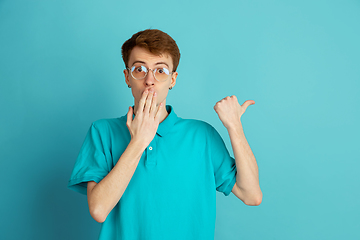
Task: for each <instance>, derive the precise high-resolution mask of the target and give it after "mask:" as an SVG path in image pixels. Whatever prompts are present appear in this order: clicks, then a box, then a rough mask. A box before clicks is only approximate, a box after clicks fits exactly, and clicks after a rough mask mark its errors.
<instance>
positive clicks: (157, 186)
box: [68, 105, 236, 240]
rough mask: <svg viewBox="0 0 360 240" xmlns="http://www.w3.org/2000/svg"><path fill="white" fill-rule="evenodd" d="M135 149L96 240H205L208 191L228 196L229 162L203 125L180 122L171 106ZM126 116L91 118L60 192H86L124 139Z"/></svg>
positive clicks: (210, 205)
mask: <svg viewBox="0 0 360 240" xmlns="http://www.w3.org/2000/svg"><path fill="white" fill-rule="evenodd" d="M166 109H167V111H168V112H169V115H168V116H167V118H166V119H165V120H164V121H163V122H161V123H160V124H159V127H158V130H157V133H156V135H155V137H154V139H153V140H152V141H151V143H150V144H149V146H148V147H147V148H146V149H145V151H144V152H143V154H142V156H141V159H140V161H139V164H138V166H137V168H136V170H135V173H134V175H133V177H132V178H131V180H130V182H129V185H128V186H127V188H126V190H125V192H124V194H123V196H122V197H121V199H120V201H119V202H118V203H117V205H116V206H115V207H114V209H113V210H112V211H111V212H110V213H109V215H108V217H107V218H106V220H105V222H103V223H102V227H101V231H100V236H99V239H100V240H105V239H106V240H109V239H117V240H120V239H121V240H143V239H146V240H155V239H156V240H161V239H164V240H170V239H171V240H177V239H179V240H180V239H181V240H185V239H186V240H202V239H204V240H205V239H206V240H210V239H211V240H213V239H214V231H215V217H216V191H219V192H222V193H223V194H224V195H225V196H227V195H229V194H230V192H231V190H232V188H233V186H234V184H235V180H236V165H235V161H234V159H233V158H232V157H230V155H229V152H228V151H227V149H226V146H225V144H224V142H223V140H222V139H221V137H220V135H219V134H218V132H217V131H216V130H215V129H214V128H213V127H212V126H211V125H209V124H208V123H206V122H203V121H199V120H193V119H182V118H180V117H178V116H177V115H176V114H175V112H174V110H173V108H172V107H171V106H169V105H167V106H166ZM126 119H127V118H126V115H124V116H122V117H120V118H114V119H102V120H98V121H95V122H94V123H93V124H92V125H91V127H90V129H89V131H88V133H87V135H86V138H85V140H84V143H83V145H82V147H81V150H80V153H79V155H78V158H77V160H76V162H75V166H74V169H73V172H72V174H71V177H70V180H69V184H68V187H69V188H70V189H72V190H75V191H77V192H80V193H83V194H86V187H87V182H88V181H95V182H97V183H98V182H100V181H101V180H102V179H103V178H104V177H105V176H106V175H107V174H108V173H109V172H110V171H111V169H112V168H113V167H114V165H115V164H116V163H117V161H118V159H119V158H120V156H121V154H122V153H123V152H124V150H125V148H126V147H127V145H128V144H129V142H130V138H131V136H130V133H129V130H128V128H127V126H126Z"/></svg>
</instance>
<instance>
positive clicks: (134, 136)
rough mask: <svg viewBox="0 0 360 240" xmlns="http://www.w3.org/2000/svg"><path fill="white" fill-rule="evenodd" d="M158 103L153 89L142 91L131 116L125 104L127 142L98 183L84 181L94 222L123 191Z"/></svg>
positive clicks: (152, 129) (151, 130) (149, 135)
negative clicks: (117, 158) (128, 132)
mask: <svg viewBox="0 0 360 240" xmlns="http://www.w3.org/2000/svg"><path fill="white" fill-rule="evenodd" d="M162 105H163V104H160V105H159V106H158V107H157V106H156V94H154V92H153V91H150V92H149V91H145V92H144V93H143V96H142V98H141V99H140V102H139V108H138V110H137V112H136V116H135V118H134V120H132V116H133V109H132V108H131V107H130V108H129V112H128V114H127V123H126V124H127V127H128V128H129V131H130V134H131V141H130V143H129V145H128V146H127V148H126V149H125V151H124V152H123V154H122V155H121V157H120V159H119V161H118V162H117V163H116V165H115V166H114V168H113V169H112V170H111V171H110V172H109V174H108V175H106V177H104V178H103V179H102V180H101V181H100V182H99V183H98V184H97V183H96V182H94V181H91V182H88V185H87V186H88V187H87V197H88V204H89V210H90V214H91V216H92V217H93V218H94V219H95V220H96V221H97V222H104V221H105V219H106V218H107V216H108V214H109V213H110V211H111V210H112V209H113V208H114V207H115V205H116V204H117V203H118V202H119V200H120V198H121V197H122V195H123V193H124V192H125V190H126V188H127V186H128V184H129V182H130V180H131V178H132V176H133V174H134V172H135V170H136V168H137V165H138V163H139V161H140V158H141V155H142V153H143V152H144V150H145V148H146V147H147V146H148V145H149V143H150V142H151V141H152V139H153V138H154V136H155V134H156V131H157V128H158V126H159V120H160V109H161V108H162V107H163V106H162Z"/></svg>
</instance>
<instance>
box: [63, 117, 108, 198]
mask: <svg viewBox="0 0 360 240" xmlns="http://www.w3.org/2000/svg"><path fill="white" fill-rule="evenodd" d="M106 137H107V136H106V132H105V133H104V131H103V132H102V133H101V132H100V131H99V130H98V128H97V127H96V126H95V124H94V123H93V124H92V125H91V127H90V129H89V131H88V132H87V135H86V137H85V140H84V143H83V145H82V147H81V149H80V153H79V155H78V157H77V159H76V162H75V165H74V168H73V171H72V174H71V177H70V180H69V183H68V188H70V189H71V190H74V191H76V192H79V193H82V194H86V193H87V182H89V181H95V182H97V183H99V182H100V181H101V180H102V179H103V178H104V177H105V176H106V175H107V174H108V173H109V172H110V170H111V167H110V166H109V164H110V161H108V159H107V150H106V149H107V146H106Z"/></svg>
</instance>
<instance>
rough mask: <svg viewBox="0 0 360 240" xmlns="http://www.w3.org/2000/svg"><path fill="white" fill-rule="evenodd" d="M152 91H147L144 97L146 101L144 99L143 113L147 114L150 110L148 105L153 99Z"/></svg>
mask: <svg viewBox="0 0 360 240" xmlns="http://www.w3.org/2000/svg"><path fill="white" fill-rule="evenodd" d="M153 94H154V92H153V91H149V94H148V95H147V97H146V101H145V107H144V113H146V114H148V113H149V112H150V107H151V103H152V99H153Z"/></svg>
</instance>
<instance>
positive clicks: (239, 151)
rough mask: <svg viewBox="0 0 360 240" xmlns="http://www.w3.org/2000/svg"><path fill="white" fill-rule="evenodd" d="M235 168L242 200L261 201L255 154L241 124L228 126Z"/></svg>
mask: <svg viewBox="0 0 360 240" xmlns="http://www.w3.org/2000/svg"><path fill="white" fill-rule="evenodd" d="M228 132H229V136H230V140H231V145H232V149H233V152H234V157H235V163H236V168H237V175H236V185H237V186H238V187H239V189H240V191H241V193H242V194H241V195H242V197H243V199H242V200H243V201H244V202H245V201H247V202H259V201H260V202H261V198H262V192H261V189H260V185H259V171H258V165H257V163H256V159H255V156H254V154H253V152H252V150H251V148H250V146H249V144H248V142H247V140H246V137H245V134H244V131H243V128H242V124H241V122H239V124H237V125H236V126H234V127H231V128H228Z"/></svg>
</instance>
